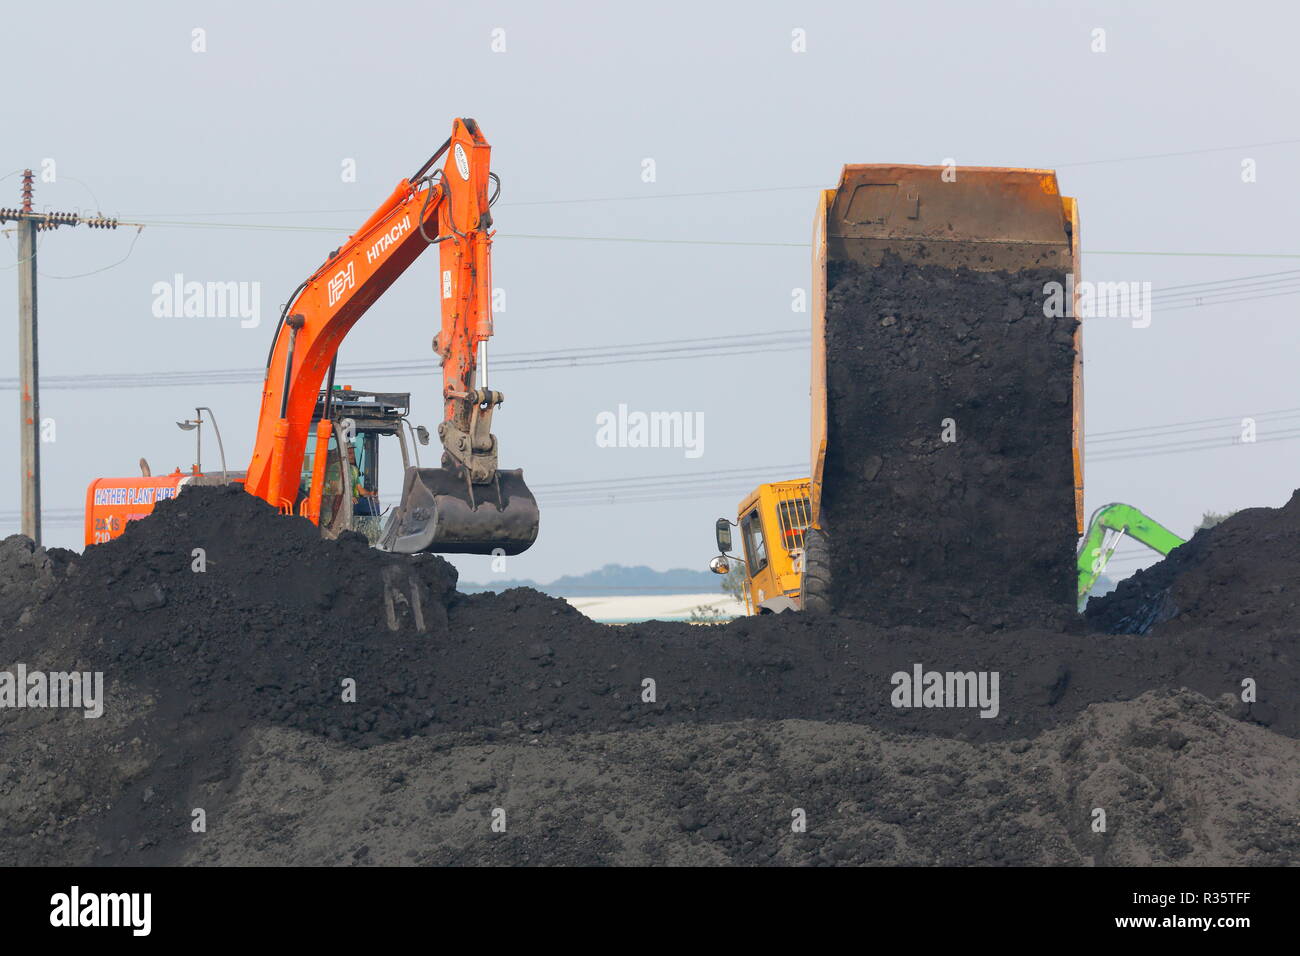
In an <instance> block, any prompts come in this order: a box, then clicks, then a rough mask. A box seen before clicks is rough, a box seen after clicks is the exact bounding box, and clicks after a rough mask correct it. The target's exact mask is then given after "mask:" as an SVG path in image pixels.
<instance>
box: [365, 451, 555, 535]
mask: <svg viewBox="0 0 1300 956" xmlns="http://www.w3.org/2000/svg"><path fill="white" fill-rule="evenodd" d="M539 521H540V515H539V512H538V510H537V499H535V498H534V497H533V494H532V492H530V491H529V490H528V486H527V485H526V484H524V473H523V471H522V469H515V470H513V471H504V470H503V471H498V472H497V473H496V480H495V481H493V482H492V483H490V484H486V485H473V486H471V485H470V484H469V483H468V482H467V481H466V480H465V475H464V473H463V472H459V471H452V470H449V469H446V468H407V469H406V477H405V479H404V480H403V482H402V500H401V501H400V502H398V504H397V507H396V508H394V509H393V513H392V515H391V516H390V517H389V519H388V523H387V524H386V525H385V526H384V533H383V536H382V538H381V539H380V542H379V547H380V548H382V549H383V550H385V551H394V552H396V553H398V554H418V553H420V552H422V551H433V552H438V553H441V554H493V553H496V552H497V551H498V550H499V551H500V552H501V553H504V554H520V553H522V552H524V551H527V550H528V548H529V547H530V546H531V545H532V543H533V542H534V541H536V540H537V527H538V523H539Z"/></svg>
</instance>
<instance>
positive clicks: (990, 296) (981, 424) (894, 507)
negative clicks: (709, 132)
mask: <svg viewBox="0 0 1300 956" xmlns="http://www.w3.org/2000/svg"><path fill="white" fill-rule="evenodd" d="M1052 281H1055V282H1064V275H1063V274H1061V273H1059V272H1054V271H1051V270H1031V271H1025V272H1020V273H1014V274H1009V273H1005V272H973V271H971V270H969V269H958V270H951V269H947V268H943V267H939V266H919V267H918V266H916V265H913V264H904V263H903V262H902V261H900V260H899V259H898V258H897V257H894V256H890V255H887V256H886V257H885V258H884V260H883V261H882V262H881V264H880V265H879V266H877V267H875V268H873V269H870V270H868V269H863V268H860V267H858V266H856V265H853V264H851V263H850V264H842V265H836V267H835V268H833V269H832V270H831V272H830V274H829V275H828V289H827V300H826V302H827V304H826V329H827V332H826V334H827V356H828V358H827V392H828V394H827V419H828V429H829V431H828V438H827V448H828V452H827V458H826V464H825V473H824V492H823V495H824V497H823V521H824V524H825V525H826V529H827V531H828V534H829V539H830V546H831V567H832V569H833V582H832V606H833V607H835V608H836V610H837V611H838V612H839V613H841V614H844V615H846V616H849V617H856V618H862V619H864V620H870V621H874V622H877V623H882V624H889V625H896V624H924V625H930V626H941V627H954V626H956V627H961V626H963V625H964V624H965V623H967V622H969V621H974V622H976V623H979V624H993V625H994V626H1009V627H1027V626H1034V625H1042V626H1049V627H1059V626H1061V624H1062V622H1063V621H1065V620H1066V619H1067V618H1068V617H1069V616H1071V615H1072V614H1073V610H1074V580H1073V573H1072V566H1073V561H1074V553H1073V542H1074V540H1075V538H1076V526H1075V515H1074V470H1073V458H1072V451H1071V434H1072V416H1071V384H1070V383H1071V376H1072V369H1073V363H1074V345H1073V335H1074V329H1075V326H1076V324H1077V323H1076V322H1075V320H1074V319H1069V318H1047V317H1045V316H1044V314H1043V311H1044V310H1043V299H1044V294H1043V288H1044V285H1045V284H1046V283H1047V282H1052ZM945 426H947V433H946V434H945ZM945 439H948V440H945Z"/></svg>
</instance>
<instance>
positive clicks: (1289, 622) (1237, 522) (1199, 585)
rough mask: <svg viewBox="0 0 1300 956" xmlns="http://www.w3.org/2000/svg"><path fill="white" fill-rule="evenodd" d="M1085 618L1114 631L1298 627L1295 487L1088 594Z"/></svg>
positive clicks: (1299, 547)
mask: <svg viewBox="0 0 1300 956" xmlns="http://www.w3.org/2000/svg"><path fill="white" fill-rule="evenodd" d="M1086 617H1087V621H1088V623H1089V624H1090V625H1091V626H1092V627H1094V628H1097V629H1098V630H1102V631H1106V632H1108V633H1111V634H1145V633H1147V632H1148V631H1155V632H1158V633H1159V634H1161V635H1162V636H1163V635H1165V634H1168V633H1171V632H1174V631H1179V630H1185V629H1187V628H1192V627H1202V628H1207V629H1208V628H1223V629H1224V630H1223V633H1224V635H1225V639H1227V637H1228V635H1231V636H1232V638H1234V639H1235V638H1236V637H1237V636H1239V635H1241V634H1243V633H1249V632H1253V631H1260V630H1264V631H1269V630H1274V629H1278V628H1283V629H1288V630H1290V631H1291V632H1292V633H1294V632H1295V628H1296V627H1297V626H1300V491H1297V492H1295V493H1294V494H1292V496H1291V500H1290V501H1288V502H1287V503H1286V504H1285V505H1283V506H1282V507H1281V508H1250V509H1248V510H1246V511H1240V512H1238V513H1237V514H1235V515H1233V516H1232V517H1230V518H1228V519H1226V520H1225V521H1223V522H1222V523H1220V524H1217V525H1215V526H1214V527H1213V528H1207V529H1206V530H1204V531H1199V532H1197V533H1196V534H1195V535H1194V536H1193V537H1192V539H1191V540H1190V541H1188V542H1187V543H1186V544H1184V545H1182V546H1181V547H1178V548H1175V549H1174V550H1173V551H1171V552H1170V553H1169V555H1168V557H1166V558H1165V559H1164V560H1163V561H1161V562H1160V563H1159V564H1155V565H1153V566H1151V567H1150V568H1147V569H1145V570H1142V571H1138V572H1137V573H1135V574H1134V575H1133V576H1132V577H1130V578H1127V579H1126V580H1124V581H1121V582H1120V584H1119V587H1117V588H1116V589H1115V590H1114V591H1112V592H1111V593H1110V594H1107V595H1106V596H1104V597H1100V598H1093V599H1092V600H1091V601H1089V602H1088V607H1087V611H1086Z"/></svg>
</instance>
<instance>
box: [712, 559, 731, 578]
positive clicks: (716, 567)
mask: <svg viewBox="0 0 1300 956" xmlns="http://www.w3.org/2000/svg"><path fill="white" fill-rule="evenodd" d="M709 570H710V571H712V572H713V573H714V574H727V573H729V572H730V571H731V565H730V564H728V563H727V559H726V558H724V557H723V556H722V555H718V556H717V557H716V558H714V559H713V560H712V561H710V562H709Z"/></svg>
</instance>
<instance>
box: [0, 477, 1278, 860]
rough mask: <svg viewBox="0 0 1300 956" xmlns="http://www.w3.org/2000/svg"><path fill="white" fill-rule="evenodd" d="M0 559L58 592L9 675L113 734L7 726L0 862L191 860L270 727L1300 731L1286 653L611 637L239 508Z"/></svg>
mask: <svg viewBox="0 0 1300 956" xmlns="http://www.w3.org/2000/svg"><path fill="white" fill-rule="evenodd" d="M0 555H2V556H4V557H5V560H6V565H5V566H2V567H0V579H3V580H10V579H11V578H12V579H15V580H17V579H22V578H23V576H24V575H25V576H26V578H28V579H30V581H38V580H44V581H45V583H44V584H42V585H40V586H39V587H36V588H35V589H34V590H29V592H28V593H29V597H30V600H31V601H32V603H31V604H30V605H28V606H26V607H23V608H22V609H21V610H20V611H19V610H18V609H17V608H16V607H15V608H14V609H13V610H15V611H16V612H17V613H16V614H15V615H14V620H15V621H21V622H22V623H12V624H8V625H6V626H5V627H4V630H3V632H2V634H0V669H5V668H7V669H9V670H10V671H15V670H16V665H17V664H19V663H22V664H25V665H26V666H27V668H28V669H29V670H34V669H43V670H50V671H68V670H74V669H75V670H81V671H101V672H103V674H104V680H105V684H106V690H107V693H106V698H107V699H106V701H105V704H104V714H103V716H102V717H101V718H98V719H86V718H84V717H83V716H82V714H81V713H80V712H77V711H70V710H66V709H61V710H56V709H22V710H15V709H2V710H0V721H3V732H2V733H0V864H2V863H12V862H53V861H56V860H64V861H69V862H76V861H79V862H85V861H86V860H87V855H88V854H102V859H103V861H105V862H135V861H138V862H168V861H175V860H178V859H180V856H181V854H182V852H183V849H184V848H185V847H188V846H190V845H191V844H190V843H189V842H187V841H189V840H190V832H191V831H190V830H189V819H190V814H191V813H192V810H193V808H195V807H203V808H205V809H206V810H207V811H208V812H210V813H212V814H213V815H214V818H215V817H216V815H217V814H218V813H219V811H220V808H221V807H222V806H223V801H225V800H226V799H227V798H229V797H230V795H231V794H232V793H233V792H234V790H235V789H236V788H238V787H239V786H240V785H241V780H242V778H243V777H244V775H245V774H247V773H249V772H255V773H260V772H261V763H260V761H259V757H258V752H257V749H256V747H257V745H256V744H255V743H250V734H253V732H254V731H261V730H265V729H266V728H273V729H282V730H285V731H286V732H290V733H293V734H297V735H301V736H303V737H304V739H305V738H312V739H316V740H322V741H327V742H329V743H331V745H333V746H337V747H342V748H346V749H350V750H352V751H360V750H367V749H371V748H373V747H375V746H378V745H383V744H387V743H389V742H397V741H401V740H405V739H409V738H415V737H420V738H429V739H433V738H441V737H445V736H446V735H449V734H450V735H455V734H463V733H472V734H474V735H475V740H476V741H477V743H476V746H480V745H482V746H487V747H491V746H493V745H494V742H500V743H501V744H503V745H506V744H508V745H512V746H513V745H522V746H527V745H528V744H529V742H530V741H532V740H539V741H547V740H550V739H552V738H563V737H567V736H571V735H574V734H583V733H606V734H608V733H615V734H621V733H623V732H626V731H642V730H646V731H652V730H664V731H666V730H668V729H669V728H671V727H676V726H690V725H696V726H704V725H713V724H719V723H725V722H734V721H743V720H751V719H758V720H778V721H779V720H787V719H804V720H812V721H833V722H837V723H844V724H850V725H857V726H863V727H867V728H872V729H876V730H880V731H885V732H889V733H891V734H895V735H900V736H902V737H905V738H909V739H912V738H915V739H917V740H923V739H930V738H935V737H939V738H946V739H955V740H964V741H969V742H970V743H972V744H973V745H981V744H985V743H992V742H998V741H1016V740H1024V739H1028V738H1034V737H1036V736H1038V735H1039V734H1040V733H1042V732H1045V731H1047V730H1049V729H1051V728H1053V727H1055V726H1057V725H1059V724H1062V723H1064V722H1068V721H1070V720H1072V719H1074V718H1076V717H1077V716H1078V715H1079V714H1080V713H1081V712H1082V711H1083V710H1084V709H1085V708H1087V707H1088V706H1089V705H1091V704H1094V703H1097V702H1104V701H1122V700H1130V699H1133V698H1135V697H1137V696H1139V695H1140V694H1142V693H1143V692H1145V691H1148V690H1162V689H1169V688H1174V689H1176V688H1179V687H1187V688H1190V689H1191V690H1194V691H1197V692H1199V693H1200V694H1202V695H1204V696H1205V697H1207V698H1210V699H1212V700H1220V699H1225V700H1226V695H1230V694H1236V693H1237V692H1238V691H1239V688H1240V684H1241V680H1242V678H1243V677H1246V676H1250V677H1258V675H1259V674H1264V673H1266V674H1268V675H1269V679H1268V680H1267V681H1261V682H1260V688H1261V691H1260V695H1261V696H1260V700H1259V701H1258V702H1256V703H1254V704H1252V705H1249V706H1247V705H1244V704H1240V703H1236V702H1233V701H1228V702H1227V703H1225V704H1224V706H1225V707H1226V708H1227V712H1228V713H1229V714H1230V715H1232V716H1235V717H1237V718H1240V719H1244V720H1248V721H1251V722H1254V723H1258V724H1262V725H1265V726H1268V727H1269V728H1270V729H1271V730H1273V731H1276V732H1280V733H1283V734H1287V735H1291V736H1295V735H1297V734H1300V710H1297V708H1296V707H1295V706H1294V701H1295V700H1297V699H1300V674H1297V672H1296V669H1295V668H1294V667H1291V668H1279V667H1278V666H1277V665H1278V662H1279V661H1284V660H1286V659H1287V655H1288V654H1289V653H1290V652H1291V647H1292V645H1293V643H1294V639H1293V637H1292V636H1291V632H1290V631H1276V630H1275V631H1270V630H1266V629H1262V628H1261V629H1258V630H1255V631H1252V632H1250V633H1249V634H1245V635H1241V636H1239V637H1238V638H1237V639H1234V640H1225V639H1224V635H1223V633H1222V631H1221V629H1218V628H1215V629H1209V630H1204V629H1186V630H1183V631H1180V632H1179V633H1177V634H1173V635H1170V636H1169V637H1167V638H1162V639H1161V640H1151V639H1149V638H1143V637H1135V636H1099V635H1087V634H1065V633H1062V632H1060V631H1055V632H1053V631H1049V630H1045V629H1010V628H1007V629H1002V630H991V629H989V628H985V627H980V626H976V625H972V624H970V623H969V622H964V626H963V628H962V629H961V630H951V629H950V630H940V629H920V628H912V627H895V628H884V627H879V626H876V625H872V624H870V623H865V622H862V621H856V620H851V619H846V618H839V617H831V618H814V617H810V616H803V615H778V616H770V617H763V618H750V619H745V620H741V621H737V622H734V623H732V624H729V625H726V626H718V627H694V626H691V625H687V624H668V623H655V622H651V623H647V624H642V625H635V626H628V627H609V626H603V625H599V624H596V623H594V622H592V621H590V620H589V619H587V618H585V617H583V616H582V615H580V614H579V613H577V612H576V611H575V610H573V609H572V608H571V607H570V606H569V605H568V604H567V603H565V602H563V601H560V600H557V599H553V598H549V597H546V596H545V595H542V594H539V593H538V592H535V591H532V590H528V589H514V590H511V591H507V592H505V593H503V594H499V595H498V594H480V595H472V596H466V595H460V594H457V593H456V592H455V591H454V590H453V588H454V583H455V571H454V569H453V568H451V566H450V565H448V564H447V563H446V562H445V561H443V560H442V559H441V558H438V557H434V556H422V557H417V558H406V557H402V556H396V555H388V554H383V553H380V552H377V551H374V550H373V549H370V548H368V547H366V545H365V541H364V539H362V538H361V537H359V536H345V537H344V538H343V539H341V540H339V541H322V540H320V539H319V538H318V537H317V532H316V529H315V528H314V527H313V526H312V525H310V524H309V523H307V522H305V521H304V520H302V519H299V518H286V517H282V516H280V515H278V514H276V513H275V512H274V510H273V509H271V508H270V507H268V506H267V505H265V504H264V503H263V502H261V501H260V500H258V499H256V498H253V497H252V496H249V495H247V494H245V493H243V492H242V491H239V490H238V489H234V488H192V489H188V490H187V491H186V492H185V493H184V494H182V495H180V496H179V497H178V498H176V499H174V500H172V501H167V502H163V503H161V504H159V506H158V507H157V508H156V509H155V512H154V514H153V515H152V516H151V517H149V518H147V519H144V520H142V521H140V522H136V523H133V524H132V525H131V526H129V527H128V529H127V531H126V532H125V533H124V534H123V535H122V537H120V538H118V539H116V540H115V541H113V542H110V543H108V544H105V545H100V546H96V547H92V548H89V549H87V551H86V552H85V554H84V555H82V556H80V557H78V558H77V559H76V560H75V561H74V562H72V563H71V564H68V565H66V566H64V567H62V569H61V570H51V569H43V567H42V568H36V564H37V562H36V556H37V552H36V551H35V550H33V549H30V548H25V547H20V546H18V545H14V544H9V545H7V546H6V547H5V548H4V549H0ZM51 565H52V567H55V568H57V566H58V562H57V561H53V560H52V559H51ZM47 572H48V574H47ZM46 578H48V580H46ZM30 581H29V585H30ZM50 582H52V583H50ZM15 593H16V592H15ZM917 666H920V668H921V669H922V670H923V671H938V672H947V671H955V672H963V673H965V672H986V673H992V672H997V674H998V679H999V694H998V701H997V707H996V714H994V715H991V716H989V717H981V716H980V714H979V709H978V708H976V707H973V706H967V707H937V708H921V707H898V706H895V705H894V702H893V700H892V699H891V698H892V695H893V692H894V690H895V681H894V680H893V677H894V675H895V674H898V673H903V674H906V675H911V674H912V673H913V672H914V669H915V668H916V667H917ZM635 740H636V738H635V736H634V737H633V738H630V742H629V743H628V744H627V745H626V746H627V747H630V748H633V749H635V746H636V743H635ZM358 766H361V764H358ZM332 772H333V773H335V774H337V773H338V772H339V771H332ZM392 772H394V773H397V774H398V775H399V776H400V772H399V771H392ZM557 774H558V775H560V776H562V773H561V771H558V770H557ZM340 785H341V784H340ZM266 812H267V813H272V812H273V809H272V808H268V809H267V811H266ZM274 812H279V811H274ZM284 812H285V813H294V812H297V811H293V810H292V809H286V810H285V811H284ZM431 812H433V811H431ZM295 819H296V818H295ZM220 839H226V837H220ZM229 839H232V840H236V839H238V837H237V836H236V835H231V836H230V837H229Z"/></svg>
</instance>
